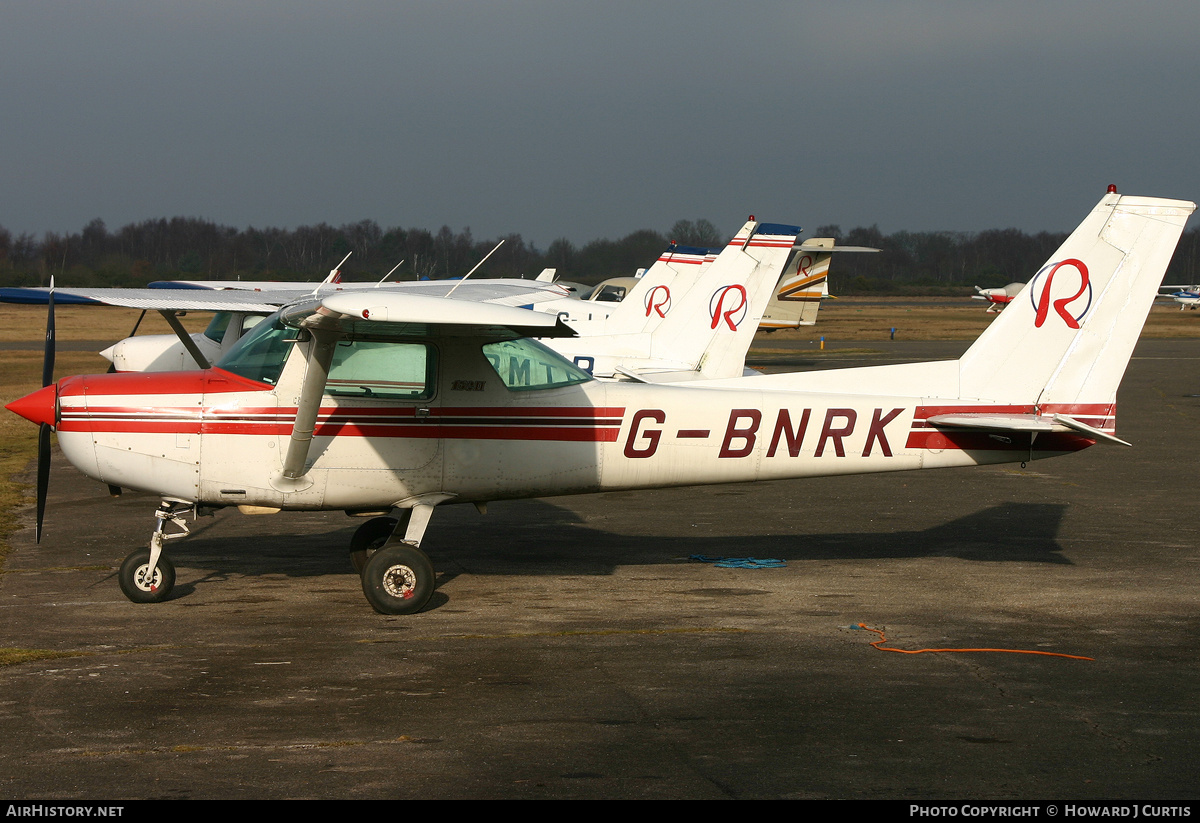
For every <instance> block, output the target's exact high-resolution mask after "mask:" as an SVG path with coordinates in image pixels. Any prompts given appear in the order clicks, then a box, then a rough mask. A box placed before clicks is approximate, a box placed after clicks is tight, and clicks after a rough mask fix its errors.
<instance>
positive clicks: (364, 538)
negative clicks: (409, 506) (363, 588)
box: [350, 510, 412, 575]
mask: <svg viewBox="0 0 1200 823" xmlns="http://www.w3.org/2000/svg"><path fill="white" fill-rule="evenodd" d="M411 514H412V511H411V510H405V511H404V512H402V513H401V516H400V517H399V518H396V517H372V518H371V519H370V520H368V521H367V522H366V523H363V524H362V525H361V526H359V527H358V528H357V529H356V530H355V531H354V536H353V537H351V538H350V562H351V564H353V565H354V570H355V571H356V572H358V573H359V574H360V575H361V574H362V573H363V569H365V568H366V567H367V561H368V560H370V559H371V555H373V554H374V553H375V552H376V551H377V550H378V549H379V548H380V547H381V546H383V544H384V543H386V542H387V541H388V538H389V537H391V536H392V532H394V531H395V530H396V525H397V524H398V523H399V522H400V521H401V520H403V521H404V522H405V523H408V518H409V516H410V515H411ZM401 536H403V535H401Z"/></svg>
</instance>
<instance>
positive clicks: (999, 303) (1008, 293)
mask: <svg viewBox="0 0 1200 823" xmlns="http://www.w3.org/2000/svg"><path fill="white" fill-rule="evenodd" d="M1023 288H1025V284H1024V283H1009V284H1008V285H1007V286H1004V287H1002V288H997V289H981V288H979V286H976V287H975V291H977V292H979V293H978V294H973V295H971V299H972V300H986V301H987V302H988V307H987V310H988V312H989V313H990V312H998V311H1000V310H1001V309H1003V308H1004V307H1005V306H1007V305H1008V304H1009V303H1011V302H1012V301H1013V299H1014V298H1016V296H1017V295H1018V294H1020V293H1021V289H1023Z"/></svg>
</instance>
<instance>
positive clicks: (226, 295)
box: [0, 219, 800, 381]
mask: <svg viewBox="0 0 1200 823" xmlns="http://www.w3.org/2000/svg"><path fill="white" fill-rule="evenodd" d="M799 231H800V229H799V228H798V227H795V226H781V225H775V224H764V223H758V222H757V221H755V220H753V219H751V220H750V221H748V222H747V223H746V224H745V225H744V226H743V227H742V229H741V230H740V231H739V232H738V233H737V235H735V237H734V238H733V240H731V241H730V243H729V245H728V246H726V247H725V249H723V250H713V249H688V248H680V247H672V248H671V249H668V250H667V251H666V252H664V253H663V255H661V256H660V257H659V259H658V260H657V261H655V263H654V265H653V266H651V267H650V268H649V269H648V270H647V271H646V272H645V273H644V274H643V275H642V276H641V277H640V278H637V279H636V280H635V281H634V284H633V287H632V288H631V289H630V290H629V291H628V293H627V295H626V296H627V299H626V300H624V301H622V302H620V303H610V302H604V301H591V300H579V299H577V298H573V297H566V296H565V295H564V294H563V291H562V289H561V288H559V286H558V285H557V284H554V283H550V282H547V277H546V272H543V273H542V275H539V277H538V279H537V280H534V281H528V280H515V279H502V280H454V281H451V280H440V281H424V282H419V283H412V282H405V283H391V284H387V285H385V286H382V287H378V288H377V287H376V284H357V285H355V286H348V285H347V284H342V285H341V286H338V285H335V284H334V274H336V271H337V270H336V269H335V271H334V272H332V273H331V275H330V277H329V278H327V279H326V281H325V282H324V283H323V284H321V285H320V286H318V287H317V289H316V290H315V291H314V293H318V294H325V293H330V292H331V291H334V290H343V291H351V290H359V291H363V292H369V293H371V294H376V295H383V294H388V293H391V292H393V291H395V292H400V293H404V294H412V293H417V294H430V295H441V296H451V295H460V296H464V297H468V298H469V299H473V300H480V301H484V302H491V303H499V304H503V305H521V306H528V307H531V308H533V309H535V310H537V311H539V312H548V313H554V314H557V315H558V316H559V317H560V318H561V319H563V320H564V321H566V322H567V323H568V324H570V325H571V326H572V327H573V328H575V329H576V330H577V331H579V333H580V335H581V339H579V340H578V341H572V342H569V343H568V342H566V341H549V343H550V345H551V346H552V347H557V348H559V350H560V351H562V352H563V353H566V354H568V355H569V356H570V357H571V358H572V359H573V360H574V361H575V362H576V364H577V365H579V366H580V367H581V368H584V369H585V370H586V371H588V372H589V373H592V374H594V375H595V376H598V377H605V378H622V379H624V378H629V379H644V380H649V379H653V380H659V381H669V380H682V379H695V378H697V377H710V378H715V377H732V376H740V375H741V374H742V371H743V369H744V364H745V357H746V352H747V351H748V350H749V347H750V343H751V342H752V339H753V336H754V332H755V330H756V329H757V327H758V321H759V319H760V318H761V316H762V311H763V308H764V307H765V305H766V302H767V300H768V299H769V298H770V296H771V293H772V290H773V289H774V287H775V283H776V282H777V281H778V280H779V277H780V274H781V273H782V271H783V268H784V265H785V264H786V262H787V260H788V258H789V255H790V253H791V249H792V246H793V245H794V243H795V239H796V236H797V234H798V233H799ZM735 247H736V248H735ZM735 251H738V252H741V253H738V254H735V253H734V252H735ZM718 252H719V253H718ZM750 260H753V261H755V262H754V265H752V266H751V265H749V264H748V263H747V261H750ZM343 262H345V261H343ZM176 285H178V282H177V283H176ZM186 285H188V286H190V285H194V283H186ZM284 285H285V286H286V288H285V289H284V290H282V291H258V290H247V289H228V290H210V289H205V288H200V289H192V288H182V289H167V288H155V289H141V290H138V289H59V290H58V291H57V292H56V294H57V295H58V299H59V301H60V302H91V303H106V304H109V305H122V306H132V307H135V308H155V309H159V310H162V311H163V316H164V317H166V318H167V320H168V322H171V323H172V324H173V326H174V327H175V332H176V334H175V335H143V336H140V337H128V338H126V339H124V340H122V341H120V342H118V343H116V344H115V345H113V346H111V347H109V348H107V349H105V350H104V351H103V352H101V354H102V355H104V356H105V357H106V358H108V359H109V360H110V361H111V362H112V363H113V367H114V370H115V371H120V372H129V371H167V370H175V369H181V368H191V367H192V365H199V366H200V367H207V366H208V365H209V364H211V363H213V362H216V361H217V360H218V359H220V357H221V356H222V355H223V354H224V353H225V352H228V351H229V350H230V349H231V348H232V347H233V346H234V345H235V344H236V343H237V341H238V340H239V339H240V337H241V336H242V334H243V333H244V332H245V331H247V330H248V329H249V328H251V327H252V326H253V325H254V324H256V323H257V322H259V321H260V320H261V318H262V317H264V316H265V315H266V314H267V313H269V312H270V311H272V310H274V309H275V308H278V307H279V306H282V305H285V304H286V303H289V302H291V301H292V300H294V299H296V298H297V297H298V296H299V295H300V294H303V293H304V292H302V291H300V290H299V289H297V285H300V286H301V287H302V288H303V289H305V290H307V288H308V285H310V284H284ZM718 292H720V295H721V296H719V297H714V295H715V294H717V293H718ZM46 297H47V292H46V290H44V289H0V301H8V302H37V301H45V299H46ZM221 307H223V308H224V311H220V312H219V313H218V314H217V315H216V316H215V317H214V319H213V321H212V322H211V323H210V324H209V327H208V328H207V329H206V330H205V331H204V332H203V333H202V334H192V335H188V334H186V333H185V332H183V330H182V327H181V326H179V323H178V320H177V319H176V318H175V317H174V311H169V310H170V309H173V310H192V311H198V310H213V309H216V308H221ZM238 309H244V310H240V311H239V310H238ZM714 311H719V312H724V313H725V314H726V315H728V317H726V318H725V319H724V320H722V322H720V323H718V322H716V320H714V319H713V317H712V312H714ZM668 314H672V315H678V316H677V317H675V316H673V317H671V319H670V320H667V317H668ZM695 318H703V319H704V322H703V323H700V322H693V320H694V319H695ZM664 321H666V322H664ZM660 324H662V325H663V328H662V330H661V331H657V329H658V327H659V325H660Z"/></svg>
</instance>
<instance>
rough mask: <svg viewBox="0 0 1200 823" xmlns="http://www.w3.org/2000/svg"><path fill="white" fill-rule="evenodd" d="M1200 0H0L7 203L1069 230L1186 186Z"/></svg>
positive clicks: (274, 216) (539, 222) (44, 225)
mask: <svg viewBox="0 0 1200 823" xmlns="http://www.w3.org/2000/svg"><path fill="white" fill-rule="evenodd" d="M1198 55H1200V3H1197V2H1196V1H1195V0H1184V1H1183V2H1174V1H1173V0H1161V1H1159V0H1150V2H1146V3H1131V2H1128V1H1127V0H1122V1H1121V2H1115V1H1114V0H1092V1H1091V2H1085V1H1084V0H1053V2H1046V1H1045V0H1040V1H1039V2H1024V0H1004V2H977V1H976V0H952V1H950V2H933V1H932V0H836V2H834V0H828V1H827V2H803V1H802V0H794V1H793V2H749V1H747V0H743V2H705V0H689V1H688V2H656V0H637V1H636V2H623V0H594V2H574V1H573V0H554V1H543V0H512V1H511V2H457V1H456V0H439V1H438V2H400V1H399V0H389V1H388V2H383V1H382V0H378V1H369V0H362V1H358V0H340V1H339V2H306V1H305V0H262V1H261V2H256V1H255V0H204V1H203V2H199V1H197V2H185V0H172V1H170V2H164V0H155V1H154V2H148V1H146V2H143V1H142V0H121V1H119V2H118V0H3V2H2V3H0V71H2V77H3V83H2V84H0V118H2V119H0V160H2V162H3V166H2V171H0V174H2V175H3V177H2V181H3V182H2V185H0V226H3V227H5V228H7V229H8V230H9V231H11V232H13V233H14V234H16V233H19V232H32V233H34V234H36V235H40V234H41V233H42V232H44V231H57V232H75V231H79V230H80V229H82V227H83V226H84V225H85V224H86V223H87V222H88V221H89V220H91V219H93V218H97V217H98V218H101V219H102V220H104V221H105V223H106V224H107V225H108V227H109V229H110V230H115V229H117V228H119V227H120V226H123V225H125V224H127V223H130V222H135V221H140V220H145V219H148V218H157V217H172V216H186V217H200V218H205V219H208V220H213V221H215V222H217V223H221V224H224V225H229V226H234V227H237V228H245V227H246V226H257V227H260V228H261V227H265V226H279V227H289V228H290V227H295V226H298V225H302V224H311V223H318V222H327V223H331V224H334V225H340V224H342V223H348V222H353V221H357V220H362V219H366V218H369V219H372V220H375V221H377V222H378V223H379V224H380V225H381V226H384V227H390V226H404V227H424V228H429V229H431V230H435V231H436V230H437V229H438V228H439V227H441V226H442V225H448V226H450V227H451V228H452V229H454V230H455V231H458V230H461V229H463V228H466V227H469V228H470V229H471V230H472V232H473V234H474V235H475V237H476V238H478V239H486V238H490V237H495V236H499V235H504V234H508V233H511V232H519V233H520V234H522V235H523V236H524V237H525V238H526V239H527V240H528V241H531V242H533V243H534V244H536V245H537V246H539V247H541V248H545V247H546V246H547V245H548V244H549V243H550V242H551V241H553V240H554V239H556V238H558V237H566V238H568V239H570V240H572V241H573V242H575V243H577V244H582V243H585V242H587V241H589V240H593V239H596V238H601V237H608V238H613V239H615V238H618V237H621V236H624V235H625V234H627V233H629V232H630V231H633V230H636V229H641V228H652V229H657V230H659V231H666V230H667V229H668V228H669V227H670V226H671V225H672V224H673V223H674V222H675V221H676V220H680V219H693V220H694V219H698V218H707V219H709V220H711V221H712V222H713V223H715V224H716V225H717V226H718V227H719V228H720V229H721V230H722V231H733V230H734V229H735V228H736V227H737V226H738V225H740V224H741V222H742V221H743V220H744V219H745V217H746V215H748V214H751V213H753V214H755V215H756V216H757V217H758V218H759V219H760V220H766V221H770V222H780V223H795V224H799V225H801V226H804V227H805V228H806V229H807V230H808V231H807V232H806V233H808V234H809V235H811V232H812V230H815V229H816V228H817V226H819V225H824V224H828V223H836V224H840V225H841V226H842V228H843V229H849V228H852V227H854V226H857V225H871V224H878V225H879V227H880V229H882V230H883V231H884V232H894V231H898V230H901V229H907V230H913V231H923V230H954V231H975V230H980V229H987V228H1007V227H1016V228H1019V229H1023V230H1026V231H1039V230H1043V229H1045V230H1055V231H1057V230H1068V229H1070V228H1073V227H1074V225H1075V224H1076V223H1078V221H1079V220H1080V219H1082V217H1083V216H1084V214H1085V213H1086V211H1087V210H1088V209H1089V208H1090V207H1091V206H1092V205H1093V204H1094V203H1095V201H1096V200H1098V199H1099V198H1100V196H1101V195H1102V194H1103V192H1104V189H1105V186H1106V185H1107V184H1109V183H1115V184H1117V186H1118V188H1119V189H1120V191H1122V192H1124V193H1128V194H1141V195H1152V196H1161V197H1177V198H1184V199H1190V200H1194V199H1197V198H1200V161H1198V159H1197V158H1198V154H1197V151H1198V149H1197V136H1198V135H1200V106H1198V104H1197V98H1196V87H1197V76H1198V66H1200V61H1198V60H1197V56H1198Z"/></svg>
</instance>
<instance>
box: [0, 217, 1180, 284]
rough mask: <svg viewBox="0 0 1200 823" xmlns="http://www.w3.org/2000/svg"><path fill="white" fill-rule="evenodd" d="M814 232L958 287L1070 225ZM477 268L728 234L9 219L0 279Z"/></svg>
mask: <svg viewBox="0 0 1200 823" xmlns="http://www.w3.org/2000/svg"><path fill="white" fill-rule="evenodd" d="M808 235H809V236H813V237H834V238H836V239H837V241H838V243H839V244H841V245H857V246H870V247H873V248H878V249H881V250H882V253H880V254H873V255H843V256H839V257H837V258H836V259H835V261H834V265H833V267H832V269H831V274H830V279H831V283H832V284H833V288H834V289H835V291H836V292H837V293H841V294H848V293H863V292H881V291H882V292H889V291H892V292H909V293H912V292H919V291H929V292H936V291H941V292H946V291H950V292H953V291H955V290H960V289H961V288H962V287H970V286H974V285H980V286H985V287H988V286H1002V285H1005V284H1007V283H1010V282H1014V281H1024V280H1027V279H1028V278H1029V277H1030V276H1031V275H1032V274H1033V273H1034V272H1036V271H1037V269H1038V268H1039V267H1040V266H1041V265H1042V264H1043V263H1044V262H1045V261H1046V260H1047V259H1048V258H1049V256H1050V255H1051V254H1052V253H1053V252H1054V250H1055V249H1056V248H1057V247H1058V245H1059V244H1060V243H1061V242H1062V241H1063V240H1064V239H1065V238H1066V234H1065V233H1061V234H1060V233H1050V232H1039V233H1037V234H1027V233H1025V232H1022V231H1019V230H1017V229H992V230H988V231H981V232H905V231H902V232H896V233H894V234H887V235H885V234H883V233H882V232H880V231H879V229H878V227H877V226H872V227H869V228H864V227H859V228H854V229H852V230H850V231H848V232H843V231H842V230H841V229H840V227H838V226H820V227H818V228H817V230H816V231H815V232H809V233H808ZM500 240H503V241H504V244H503V245H502V246H501V247H500V249H499V250H498V251H497V252H496V253H495V254H494V255H492V257H491V258H489V259H488V261H487V264H486V265H485V266H484V268H483V269H481V270H480V274H481V275H483V276H487V277H522V276H524V277H534V276H536V275H537V274H538V272H540V271H541V270H542V269H543V268H545V267H552V268H556V269H557V270H558V274H559V277H561V278H563V279H567V280H573V281H578V282H583V283H597V282H599V281H600V280H603V279H604V278H607V277H616V276H623V275H629V274H632V273H633V272H634V271H635V270H636V269H637V268H640V267H645V266H649V265H650V264H651V263H652V262H653V261H654V260H655V259H656V258H657V257H658V255H659V254H660V253H661V252H662V251H663V250H664V249H665V248H666V247H667V245H668V244H669V243H670V242H675V243H680V244H683V245H690V246H706V247H714V246H720V245H722V244H723V243H724V242H726V241H727V240H728V237H726V236H723V235H722V234H721V233H720V232H719V231H718V230H717V229H716V228H715V227H714V226H713V224H712V223H711V222H709V221H708V220H696V221H691V220H680V221H678V222H677V223H675V224H674V225H673V226H672V227H671V228H670V230H668V231H667V232H666V233H661V232H659V231H656V230H653V229H642V230H639V231H635V232H633V233H631V234H629V235H627V236H625V237H623V238H620V239H618V240H608V239H599V240H593V241H591V242H589V243H587V244H585V245H583V246H576V245H575V244H574V243H572V242H571V241H570V240H567V239H566V238H560V239H558V240H555V241H554V242H552V243H550V245H549V246H548V247H547V248H546V249H544V250H541V249H538V248H536V247H535V246H534V245H533V244H531V243H528V242H526V241H525V240H524V239H523V238H522V237H521V235H520V234H510V235H507V236H504V237H497V238H489V239H486V240H476V239H475V238H474V237H473V236H472V234H471V230H470V229H469V228H465V229H463V230H462V231H459V232H455V231H453V230H452V229H450V227H449V226H443V227H442V228H441V229H439V230H438V231H437V232H431V231H429V230H427V229H419V228H410V229H404V228H399V227H396V228H389V229H384V228H382V227H380V226H379V224H378V223H376V222H375V221H373V220H360V221H358V222H357V223H347V224H345V225H343V226H337V227H335V226H331V225H329V224H326V223H320V224H317V225H314V226H300V227H298V228H295V229H280V228H265V229H258V228H254V227H249V228H246V229H235V228H231V227H228V226H220V225H217V224H216V223H213V222H211V221H208V220H202V219H197V218H186V217H173V218H169V219H168V218H160V219H156V220H146V221H143V222H140V223H131V224H129V225H127V226H124V227H122V228H120V229H119V230H117V231H109V230H108V228H107V226H105V224H104V221H102V220H99V219H96V220H92V221H91V222H90V223H88V224H87V225H86V226H84V227H83V228H82V229H81V230H80V231H79V232H76V233H69V234H58V233H55V232H46V233H45V234H43V235H42V236H41V237H40V238H38V237H35V236H33V235H31V234H29V233H21V234H18V235H17V236H15V237H14V236H13V235H12V234H11V233H10V232H9V231H7V230H5V229H4V228H3V227H0V285H5V286H36V285H45V284H46V283H48V281H49V278H50V276H51V275H54V276H55V277H56V278H57V279H58V282H60V283H63V284H68V285H74V286H144V285H146V284H147V283H149V282H151V281H153V280H163V279H193V280H199V279H204V280H238V279H242V280H316V279H320V278H322V277H324V276H325V274H327V273H328V271H329V269H330V268H331V267H332V266H334V265H335V264H336V263H337V262H338V261H339V260H341V259H342V258H343V257H344V256H345V255H346V254H347V253H349V252H353V257H352V258H351V262H350V263H349V264H347V266H346V267H345V275H346V277H347V278H348V279H351V280H370V279H377V278H379V277H381V276H382V275H383V274H384V273H386V272H387V271H389V270H390V269H391V268H392V267H393V266H395V265H396V264H397V263H399V262H400V261H401V260H404V265H403V266H402V267H401V268H400V270H399V271H398V272H397V273H396V275H395V278H397V279H414V278H418V277H420V278H433V279H440V278H444V277H458V276H462V275H463V274H464V273H466V272H467V271H468V270H470V269H471V268H472V267H473V266H474V265H475V264H476V263H478V262H479V260H480V259H481V258H482V257H483V256H484V255H486V254H487V253H488V252H489V251H491V249H492V248H493V247H494V246H495V245H496V244H497V243H498V242H499V241H500ZM1198 263H1200V230H1197V229H1192V230H1189V231H1187V232H1185V233H1184V235H1183V238H1182V240H1181V241H1180V244H1179V249H1178V250H1177V252H1176V254H1175V258H1174V260H1173V261H1172V264H1171V267H1170V269H1169V271H1168V274H1167V279H1168V281H1169V282H1171V283H1195V282H1197V280H1198V279H1200V271H1197V268H1198Z"/></svg>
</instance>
